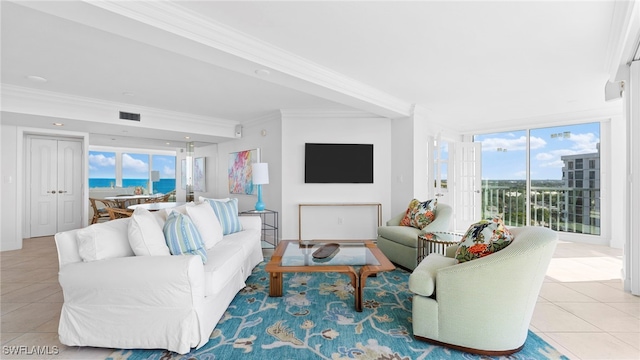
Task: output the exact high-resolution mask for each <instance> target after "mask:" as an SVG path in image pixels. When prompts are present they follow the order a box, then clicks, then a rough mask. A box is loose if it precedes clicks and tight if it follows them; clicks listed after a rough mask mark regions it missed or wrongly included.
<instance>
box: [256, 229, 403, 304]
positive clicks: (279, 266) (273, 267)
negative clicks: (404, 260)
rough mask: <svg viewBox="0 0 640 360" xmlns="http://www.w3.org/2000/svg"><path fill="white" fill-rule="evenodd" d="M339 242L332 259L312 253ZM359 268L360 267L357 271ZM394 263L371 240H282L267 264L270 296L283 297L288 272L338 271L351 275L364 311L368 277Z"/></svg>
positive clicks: (386, 269)
mask: <svg viewBox="0 0 640 360" xmlns="http://www.w3.org/2000/svg"><path fill="white" fill-rule="evenodd" d="M328 243H338V244H340V250H339V251H338V252H337V253H335V254H334V255H333V256H331V257H330V258H326V259H315V258H314V257H313V253H314V252H315V251H316V250H317V249H318V248H319V247H320V246H322V245H324V244H328ZM356 267H359V268H360V270H359V271H356ZM393 269H395V266H393V264H392V263H391V261H389V259H387V257H386V256H384V254H383V253H382V251H380V249H378V247H377V246H376V244H375V242H374V241H372V240H315V241H298V240H283V241H281V242H280V243H279V244H278V247H276V250H275V252H274V253H273V256H272V257H271V260H270V261H269V263H268V264H267V266H266V267H265V270H266V271H267V272H268V273H269V296H275V297H278V296H282V278H283V276H282V274H283V273H286V272H338V273H345V274H347V275H349V277H351V286H353V288H354V289H355V293H354V297H355V307H356V311H362V291H363V289H364V286H365V284H366V281H367V278H368V277H369V276H371V275H374V274H377V273H378V272H381V271H390V270H393Z"/></svg>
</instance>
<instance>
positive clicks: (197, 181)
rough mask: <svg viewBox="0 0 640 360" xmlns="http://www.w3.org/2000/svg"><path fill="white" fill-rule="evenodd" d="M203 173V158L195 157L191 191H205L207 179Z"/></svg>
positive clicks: (204, 170)
mask: <svg viewBox="0 0 640 360" xmlns="http://www.w3.org/2000/svg"><path fill="white" fill-rule="evenodd" d="M205 174H206V169H205V158H203V157H199V158H195V160H194V161H193V191H198V192H205V191H207V189H206V187H207V186H206V184H207V180H206V176H205Z"/></svg>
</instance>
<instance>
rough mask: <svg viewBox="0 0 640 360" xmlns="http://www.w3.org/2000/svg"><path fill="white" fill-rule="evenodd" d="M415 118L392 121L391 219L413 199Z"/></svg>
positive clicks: (387, 218)
mask: <svg viewBox="0 0 640 360" xmlns="http://www.w3.org/2000/svg"><path fill="white" fill-rule="evenodd" d="M413 158H414V151H413V118H411V117H406V118H400V119H394V120H392V122H391V159H393V161H391V173H390V177H391V179H390V182H391V188H390V194H391V199H390V203H389V205H390V206H389V207H390V209H389V210H390V213H389V214H390V216H388V217H386V218H385V219H384V221H387V220H389V218H391V217H392V216H395V215H397V214H399V213H401V212H403V211H405V210H406V209H407V205H408V204H409V201H410V200H411V199H413V196H414V194H413V188H414V185H413V184H414V181H415V180H414V177H415V176H414V174H415V171H414V169H413Z"/></svg>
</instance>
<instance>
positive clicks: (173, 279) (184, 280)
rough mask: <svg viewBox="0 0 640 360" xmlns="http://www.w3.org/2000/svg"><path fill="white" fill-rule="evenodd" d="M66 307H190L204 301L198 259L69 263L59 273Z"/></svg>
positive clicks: (141, 258) (147, 258)
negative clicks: (84, 305)
mask: <svg viewBox="0 0 640 360" xmlns="http://www.w3.org/2000/svg"><path fill="white" fill-rule="evenodd" d="M59 281H60V285H61V286H62V290H63V294H64V301H65V303H68V304H73V303H82V304H91V305H98V306H99V305H110V306H114V307H119V306H123V307H131V305H132V304H135V306H136V307H140V308H144V307H145V306H150V307H167V308H169V307H172V306H184V307H190V306H193V305H194V304H198V303H200V302H202V301H204V293H205V283H204V268H203V265H202V260H201V259H200V257H199V256H196V255H186V256H129V257H122V258H115V259H108V260H100V261H93V262H80V263H71V264H67V265H65V266H63V267H62V268H61V269H60V272H59Z"/></svg>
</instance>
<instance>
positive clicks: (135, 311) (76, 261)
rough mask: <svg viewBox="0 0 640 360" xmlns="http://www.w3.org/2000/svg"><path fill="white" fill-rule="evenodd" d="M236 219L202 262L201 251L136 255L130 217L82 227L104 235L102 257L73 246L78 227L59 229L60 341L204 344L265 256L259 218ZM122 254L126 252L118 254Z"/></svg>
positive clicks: (183, 349) (174, 347)
mask: <svg viewBox="0 0 640 360" xmlns="http://www.w3.org/2000/svg"><path fill="white" fill-rule="evenodd" d="M239 220H240V222H241V224H242V231H240V232H236V233H233V234H229V235H225V236H224V237H223V238H222V240H221V241H219V242H218V243H216V244H215V246H213V247H212V248H211V249H208V250H207V256H208V260H207V262H206V264H204V265H203V261H202V259H201V257H200V256H198V255H179V256H178V255H168V256H133V255H132V254H133V253H132V252H131V248H130V247H129V248H127V246H129V244H128V243H126V238H127V229H128V227H129V223H128V222H130V221H132V219H131V218H128V219H120V220H113V221H109V222H107V223H102V224H94V225H91V226H90V227H89V228H86V229H89V230H91V231H92V233H93V234H95V235H96V236H99V237H102V238H103V239H102V240H103V241H102V242H96V244H97V247H102V248H100V249H98V250H99V251H100V252H101V253H102V254H103V256H102V257H107V258H106V259H97V260H95V261H86V259H85V260H84V261H83V258H84V257H83V255H82V252H81V251H79V245H78V232H79V231H82V229H77V230H71V231H66V232H62V233H58V234H56V236H55V241H56V246H57V249H58V258H59V264H60V272H59V281H60V285H61V286H62V290H63V294H64V304H63V306H62V312H61V315H60V325H59V328H58V333H59V337H60V342H61V343H63V344H65V345H70V346H95V347H108V348H125V349H131V348H144V349H168V350H171V351H174V352H177V353H180V354H185V353H187V352H189V351H190V350H191V348H199V347H201V346H203V345H204V344H206V343H207V341H209V336H210V334H211V332H212V331H213V329H214V328H215V326H216V324H217V323H218V321H219V320H220V318H221V317H222V315H223V314H224V312H225V310H226V309H227V307H228V306H229V304H230V303H231V301H232V300H233V298H234V297H235V295H236V294H237V293H238V291H240V290H241V289H243V288H244V287H245V280H246V279H247V278H248V277H249V275H250V274H251V271H252V270H253V268H254V267H255V266H256V265H257V264H259V263H260V262H261V261H263V255H262V249H261V243H260V234H261V227H262V224H261V221H260V217H257V216H240V217H239ZM86 232H87V230H85V233H86ZM123 239H125V240H123ZM104 240H107V241H104ZM105 244H106V245H105ZM105 246H106V247H107V248H105ZM123 253H127V254H131V255H130V256H117V254H123ZM105 254H106V255H105ZM114 254H115V255H114Z"/></svg>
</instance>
